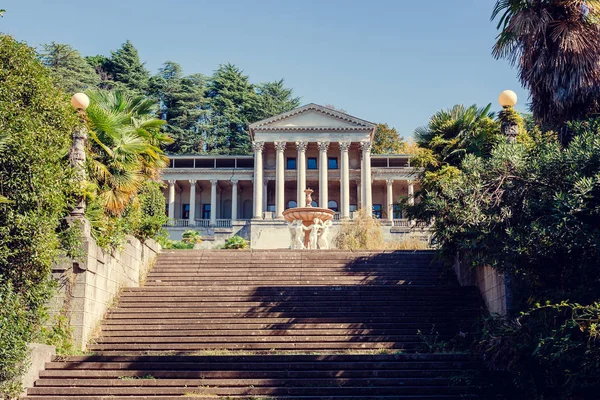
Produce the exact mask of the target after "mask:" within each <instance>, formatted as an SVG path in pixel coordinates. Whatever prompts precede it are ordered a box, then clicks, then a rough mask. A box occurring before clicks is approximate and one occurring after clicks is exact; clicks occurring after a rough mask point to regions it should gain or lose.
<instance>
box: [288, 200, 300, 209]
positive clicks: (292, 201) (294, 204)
mask: <svg viewBox="0 0 600 400" xmlns="http://www.w3.org/2000/svg"><path fill="white" fill-rule="evenodd" d="M295 207H298V203H296V202H295V201H294V200H290V201H288V204H287V208H295Z"/></svg>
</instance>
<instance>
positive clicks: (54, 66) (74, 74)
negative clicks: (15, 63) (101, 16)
mask: <svg viewBox="0 0 600 400" xmlns="http://www.w3.org/2000/svg"><path fill="white" fill-rule="evenodd" d="M39 58H40V60H41V61H42V63H43V64H44V65H45V66H46V67H48V68H49V69H50V70H51V71H52V73H51V75H52V77H53V78H54V80H55V82H56V86H57V87H59V88H60V89H62V90H64V91H65V92H66V93H68V94H72V93H77V92H83V91H85V90H86V89H89V88H93V87H96V86H97V85H98V84H99V83H100V77H99V76H98V75H97V74H96V72H95V71H94V68H92V67H91V66H90V65H89V64H88V63H87V62H86V60H85V59H84V58H83V57H82V56H81V54H79V52H78V51H77V50H75V49H73V48H72V47H71V46H70V45H68V44H61V43H56V42H51V43H48V44H43V45H42V50H41V52H40V54H39Z"/></svg>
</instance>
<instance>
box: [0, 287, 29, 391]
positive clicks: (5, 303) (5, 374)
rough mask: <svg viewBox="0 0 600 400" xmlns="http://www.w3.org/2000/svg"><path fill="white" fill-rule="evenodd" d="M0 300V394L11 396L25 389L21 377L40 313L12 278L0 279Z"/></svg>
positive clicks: (25, 366)
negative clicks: (30, 303)
mask: <svg viewBox="0 0 600 400" xmlns="http://www.w3.org/2000/svg"><path fill="white" fill-rule="evenodd" d="M0 304H2V307H0V396H6V397H8V398H12V397H16V396H17V395H18V394H19V393H20V392H21V389H22V388H21V383H20V377H21V375H22V374H23V373H24V372H25V370H26V368H27V363H28V359H29V349H28V347H27V344H28V343H29V341H30V340H31V337H32V336H33V330H34V326H35V321H36V320H37V316H36V315H35V312H33V313H32V311H31V310H30V309H29V308H28V307H27V301H26V300H25V298H24V296H23V295H22V294H19V293H17V292H16V291H15V290H14V288H13V285H12V284H11V282H10V281H0Z"/></svg>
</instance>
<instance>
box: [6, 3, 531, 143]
mask: <svg viewBox="0 0 600 400" xmlns="http://www.w3.org/2000/svg"><path fill="white" fill-rule="evenodd" d="M494 3H495V0H454V1H449V0H429V1H423V0H418V1H408V0H371V1H364V0H362V1H358V0H302V1H290V0H236V1H234V0H208V1H207V0H171V1H155V0H119V1H117V0H99V1H75V0H54V1H49V0H2V1H0V7H1V8H5V9H6V10H7V12H6V14H5V16H4V18H2V19H1V20H0V31H2V32H5V33H9V34H11V35H13V36H14V37H16V38H17V39H19V40H24V41H26V42H28V43H29V44H30V45H32V46H38V45H40V44H42V43H47V42H50V41H56V42H59V43H69V44H71V45H73V46H74V47H75V48H77V49H78V50H80V51H81V52H82V54H83V55H95V54H105V55H108V54H109V53H110V51H111V50H115V49H117V48H118V47H119V46H120V45H121V44H122V43H123V42H124V41H125V40H127V39H129V40H131V41H132V42H133V44H134V45H135V46H136V47H137V48H138V50H139V51H140V55H141V57H142V59H143V60H144V61H145V62H146V66H147V67H148V68H149V69H150V70H151V71H152V72H153V73H154V72H156V70H157V69H158V68H159V67H160V66H161V64H162V63H163V62H164V61H167V60H172V61H176V62H179V63H180V64H181V65H182V66H183V68H184V71H185V73H196V72H200V73H203V74H206V75H210V74H211V73H212V71H214V70H215V69H216V68H217V67H218V65H219V64H222V63H227V62H230V63H233V64H236V65H238V66H239V67H240V68H242V69H243V70H244V72H245V73H246V74H248V75H250V79H251V81H252V82H262V81H272V80H276V79H280V78H285V80H286V82H287V85H288V86H290V87H292V88H294V90H295V92H296V94H297V95H298V96H301V97H302V103H303V104H306V103H318V104H322V105H324V104H333V105H335V106H336V107H339V108H343V109H345V110H346V111H347V112H348V113H349V114H352V115H354V116H356V117H359V118H363V119H366V120H370V121H373V122H387V123H388V124H390V125H392V126H394V127H396V128H397V129H398V131H399V132H400V134H401V135H403V136H404V137H406V138H410V137H411V136H412V133H413V131H414V129H415V128H416V127H418V126H421V125H424V124H426V123H427V121H428V118H429V117H430V116H431V114H433V113H434V112H435V111H437V110H439V109H440V108H445V107H446V108H447V107H451V106H452V105H454V104H456V103H463V104H468V105H470V104H474V103H477V104H478V105H482V106H483V105H486V104H487V103H490V102H491V103H492V104H493V106H494V109H498V108H499V106H498V104H497V98H498V95H499V93H500V92H501V91H502V90H504V89H513V90H515V91H516V92H517V94H518V95H519V98H520V104H519V106H518V108H519V109H520V110H521V111H525V110H526V109H527V101H528V100H527V96H528V95H527V93H526V91H525V90H524V89H522V88H521V85H520V84H519V82H518V80H517V77H516V76H517V71H516V70H514V69H512V68H511V67H510V66H509V65H508V63H507V62H506V61H502V60H500V61H497V60H494V59H493V58H492V56H491V48H492V45H493V43H494V40H495V37H496V28H495V23H492V22H490V19H489V17H490V14H491V11H492V7H493V5H494Z"/></svg>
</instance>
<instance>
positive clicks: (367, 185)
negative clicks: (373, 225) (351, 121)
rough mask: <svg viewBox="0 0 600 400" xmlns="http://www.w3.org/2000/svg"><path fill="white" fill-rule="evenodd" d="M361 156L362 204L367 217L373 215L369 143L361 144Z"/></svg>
mask: <svg viewBox="0 0 600 400" xmlns="http://www.w3.org/2000/svg"><path fill="white" fill-rule="evenodd" d="M360 146H361V148H362V155H363V167H362V170H363V203H364V208H365V209H366V210H367V214H368V215H372V214H373V184H372V181H371V179H372V177H371V146H372V145H371V142H361V143H360Z"/></svg>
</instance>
